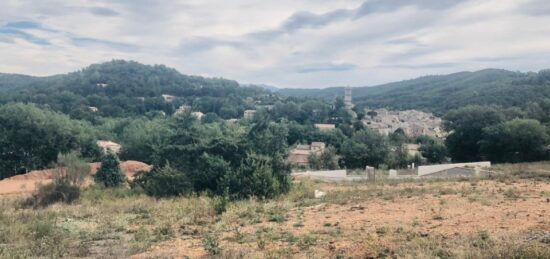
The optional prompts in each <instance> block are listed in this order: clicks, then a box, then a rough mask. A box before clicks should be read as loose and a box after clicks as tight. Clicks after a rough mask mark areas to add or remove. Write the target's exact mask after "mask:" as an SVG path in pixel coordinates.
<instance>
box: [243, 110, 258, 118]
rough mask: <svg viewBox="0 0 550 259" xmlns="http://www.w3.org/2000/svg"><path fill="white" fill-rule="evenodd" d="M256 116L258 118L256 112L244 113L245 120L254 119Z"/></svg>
mask: <svg viewBox="0 0 550 259" xmlns="http://www.w3.org/2000/svg"><path fill="white" fill-rule="evenodd" d="M254 116H256V110H246V111H244V116H243V117H244V118H245V119H247V120H251V119H254Z"/></svg>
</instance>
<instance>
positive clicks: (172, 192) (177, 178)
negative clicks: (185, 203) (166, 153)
mask: <svg viewBox="0 0 550 259" xmlns="http://www.w3.org/2000/svg"><path fill="white" fill-rule="evenodd" d="M138 186H139V187H141V188H142V189H143V190H145V192H146V193H147V194H148V195H151V196H153V197H171V196H181V195H187V194H189V193H191V192H192V191H193V185H192V182H191V180H190V179H189V178H188V177H187V175H186V174H185V173H183V172H180V171H178V170H176V169H173V168H172V167H171V166H170V165H169V164H167V165H165V166H164V167H162V168H154V169H153V170H152V171H151V172H143V173H140V174H138V175H137V176H136V178H135V179H134V181H133V182H132V187H138Z"/></svg>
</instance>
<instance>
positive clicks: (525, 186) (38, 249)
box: [0, 163, 550, 258]
mask: <svg viewBox="0 0 550 259" xmlns="http://www.w3.org/2000/svg"><path fill="white" fill-rule="evenodd" d="M496 169H497V170H495V173H494V174H493V175H491V176H490V177H487V178H483V179H468V180H424V181H382V182H378V183H375V184H372V183H362V182H353V183H320V182H314V181H309V180H301V181H300V182H299V183H295V184H294V185H293V189H292V191H291V192H290V193H288V194H286V195H284V196H282V197H279V198H277V199H274V200H269V201H260V200H255V199H250V200H244V201H236V202H231V203H230V204H229V205H228V206H227V207H226V211H225V212H224V213H223V214H217V212H216V209H215V208H216V200H215V199H212V198H209V197H207V196H204V195H198V196H193V197H185V198H183V197H182V198H174V199H161V200H156V199H153V198H150V197H147V196H145V195H142V194H139V193H133V192H132V191H130V190H127V189H114V190H103V189H98V188H90V189H87V190H85V191H84V192H83V194H82V197H81V199H80V200H79V201H77V202H76V203H75V204H71V205H66V204H55V205H53V206H50V207H48V208H44V209H25V208H21V207H20V206H19V204H20V202H21V199H20V198H10V199H7V198H4V199H0V258H28V257H110V258H120V257H132V256H133V257H137V258H158V257H178V258H181V257H185V256H188V257H191V258H208V257H214V258H243V257H247V258H348V257H352V258H369V257H370V258H376V257H390V258H436V257H439V258H550V217H549V216H548V215H550V202H548V199H550V181H549V179H550V177H549V175H550V173H545V172H546V171H545V170H548V169H550V164H548V163H536V164H523V165H503V166H497V167H496ZM522 172H523V173H522ZM315 189H319V190H323V191H326V192H327V193H328V194H327V196H325V197H323V198H322V199H314V197H313V191H314V190H315Z"/></svg>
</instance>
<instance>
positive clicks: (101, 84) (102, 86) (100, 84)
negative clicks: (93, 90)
mask: <svg viewBox="0 0 550 259" xmlns="http://www.w3.org/2000/svg"><path fill="white" fill-rule="evenodd" d="M96 86H98V87H101V88H105V87H107V86H109V84H105V83H99V84H96Z"/></svg>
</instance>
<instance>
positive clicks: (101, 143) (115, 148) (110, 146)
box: [96, 140, 122, 154]
mask: <svg viewBox="0 0 550 259" xmlns="http://www.w3.org/2000/svg"><path fill="white" fill-rule="evenodd" d="M96 144H97V146H98V147H100V148H101V149H102V151H103V154H107V153H108V152H109V151H111V152H113V153H115V154H118V153H120V151H121V150H122V146H121V145H120V144H118V143H115V142H112V141H108V140H98V141H97V142H96Z"/></svg>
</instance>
